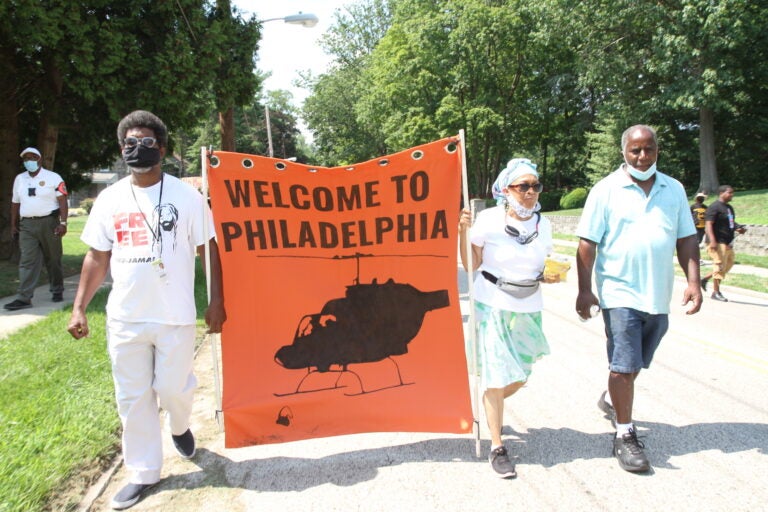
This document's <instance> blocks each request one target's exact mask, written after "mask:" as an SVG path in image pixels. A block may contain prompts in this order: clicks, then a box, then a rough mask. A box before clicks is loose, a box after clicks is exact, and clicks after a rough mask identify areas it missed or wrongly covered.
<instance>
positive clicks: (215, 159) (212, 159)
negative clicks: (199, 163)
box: [208, 154, 221, 167]
mask: <svg viewBox="0 0 768 512" xmlns="http://www.w3.org/2000/svg"><path fill="white" fill-rule="evenodd" d="M208 160H210V162H211V167H218V166H219V164H221V160H219V157H217V156H216V155H213V154H212V155H211V156H209V157H208Z"/></svg>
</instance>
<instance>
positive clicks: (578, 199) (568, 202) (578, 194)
mask: <svg viewBox="0 0 768 512" xmlns="http://www.w3.org/2000/svg"><path fill="white" fill-rule="evenodd" d="M586 201H587V189H585V188H581V187H580V188H575V189H573V190H571V191H570V192H568V193H567V194H565V195H564V196H563V197H561V198H560V208H562V209H563V210H572V209H574V208H581V207H582V206H584V203H585V202H586Z"/></svg>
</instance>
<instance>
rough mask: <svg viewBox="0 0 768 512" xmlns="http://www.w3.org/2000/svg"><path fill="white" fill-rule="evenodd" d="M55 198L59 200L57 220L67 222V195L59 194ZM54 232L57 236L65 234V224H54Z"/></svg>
mask: <svg viewBox="0 0 768 512" xmlns="http://www.w3.org/2000/svg"><path fill="white" fill-rule="evenodd" d="M56 200H57V201H58V202H59V220H60V221H61V222H67V217H69V205H67V196H59V197H57V198H56ZM55 232H56V234H57V235H59V236H64V235H66V234H67V225H66V224H59V225H58V226H56V229H55Z"/></svg>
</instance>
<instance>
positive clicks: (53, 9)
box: [0, 0, 257, 257]
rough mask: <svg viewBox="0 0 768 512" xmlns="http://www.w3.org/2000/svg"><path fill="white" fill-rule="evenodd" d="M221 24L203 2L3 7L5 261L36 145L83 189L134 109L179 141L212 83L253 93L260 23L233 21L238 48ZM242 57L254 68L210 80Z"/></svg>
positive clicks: (49, 1)
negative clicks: (22, 168)
mask: <svg viewBox="0 0 768 512" xmlns="http://www.w3.org/2000/svg"><path fill="white" fill-rule="evenodd" d="M215 19H216V13H215V12H214V11H212V10H211V6H210V5H209V3H208V2H205V1H203V0H177V1H174V2H146V1H144V0H126V1H124V2H121V3H114V2H109V1H106V0H100V1H98V0H92V1H90V2H58V1H53V0H44V1H39V2H3V3H0V43H1V44H0V48H2V50H0V71H1V73H0V95H2V97H1V98H0V113H1V114H2V115H3V120H4V123H3V128H2V129H0V257H8V255H9V248H10V243H9V242H10V236H9V235H10V230H9V226H8V222H9V211H10V199H11V184H12V182H13V178H14V176H15V174H16V173H17V172H18V171H19V158H18V152H19V149H20V148H21V147H24V146H27V145H36V146H38V147H39V148H40V149H41V151H42V152H43V154H44V165H45V166H46V167H47V168H52V169H54V170H56V171H57V172H59V173H60V174H62V175H63V177H64V179H65V180H66V181H67V183H68V185H69V187H70V189H76V188H78V186H79V185H80V184H81V183H82V180H83V178H82V173H83V172H84V171H87V170H89V169H92V168H93V167H95V166H97V165H103V164H107V163H109V162H111V161H112V159H113V158H114V157H115V156H116V155H117V141H116V139H115V135H114V134H115V128H116V125H117V122H118V121H119V119H120V118H121V117H122V116H123V115H125V114H126V113H128V112H130V111H131V110H134V109H137V108H141V109H147V110H152V111H154V112H155V113H157V114H158V115H159V116H160V117H161V118H163V119H164V120H165V121H166V123H167V124H168V126H169V129H170V130H171V132H172V133H173V131H174V130H184V129H189V128H191V127H192V126H193V125H195V124H196V122H197V120H198V119H200V118H203V117H204V116H205V115H206V114H207V112H206V109H207V108H209V107H208V106H209V105H210V103H209V102H208V101H206V98H207V97H210V95H211V93H212V92H213V89H212V86H213V84H214V81H221V80H223V79H226V80H228V81H229V83H228V87H231V88H232V89H233V90H235V91H239V90H242V89H243V88H244V89H245V90H246V92H247V87H246V86H245V85H242V84H251V89H252V88H253V87H255V85H253V84H254V83H255V79H254V77H253V73H252V62H253V59H252V55H253V51H255V50H254V46H255V45H254V44H253V42H254V41H255V37H256V36H255V35H254V30H255V27H256V25H255V22H252V23H246V22H243V21H242V20H240V19H239V18H235V20H236V22H235V25H239V26H240V27H241V29H242V30H240V31H239V32H237V33H238V34H240V35H242V36H243V37H242V39H237V38H232V37H225V35H227V34H228V33H227V32H226V31H225V30H221V29H219V28H218V27H217V25H216V24H215V23H214V21H215ZM243 33H245V35H243ZM256 34H257V32H256ZM246 35H247V36H248V37H246ZM223 48H227V49H231V50H230V51H229V52H227V53H224V51H223ZM234 48H237V49H238V50H239V54H240V53H241V54H243V55H246V54H247V53H248V52H251V53H250V55H251V59H250V60H249V61H248V62H249V65H248V66H246V67H239V66H234V71H231V73H230V75H227V76H225V77H222V76H219V75H217V74H216V73H212V72H211V70H214V69H216V65H217V63H218V62H219V58H220V55H222V54H225V55H231V54H232V53H233V52H235V50H234ZM235 53H237V52H235ZM238 62H239V61H238ZM233 84H235V85H233ZM237 84H240V85H237ZM251 96H252V93H251ZM232 97H233V98H234V101H239V100H240V99H241V98H242V96H239V95H237V94H233V96H232ZM171 149H173V148H171ZM54 162H55V165H54Z"/></svg>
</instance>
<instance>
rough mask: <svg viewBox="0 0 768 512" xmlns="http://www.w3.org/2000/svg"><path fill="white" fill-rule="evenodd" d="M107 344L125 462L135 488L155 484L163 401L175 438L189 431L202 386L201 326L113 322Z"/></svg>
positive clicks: (160, 451) (160, 457) (159, 465)
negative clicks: (197, 352) (198, 365)
mask: <svg viewBox="0 0 768 512" xmlns="http://www.w3.org/2000/svg"><path fill="white" fill-rule="evenodd" d="M107 344H108V347H109V356H110V359H111V360H112V377H113V379H114V382H115V397H116V399H117V412H118V414H119V415H120V420H121V421H122V424H123V459H124V460H125V465H126V467H127V468H128V470H129V472H130V473H131V482H132V483H137V484H153V483H155V482H157V481H159V480H160V470H161V468H162V465H163V440H162V436H161V431H160V415H159V412H158V399H159V406H160V407H161V408H163V409H164V410H165V411H167V413H168V419H169V423H170V430H171V433H172V434H173V435H180V434H183V433H184V432H186V430H187V429H188V428H189V418H190V415H191V413H192V398H193V394H194V391H195V387H197V379H195V376H194V374H193V373H192V368H193V362H194V349H195V326H194V325H163V324H155V323H130V322H121V321H117V320H112V319H108V320H107Z"/></svg>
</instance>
